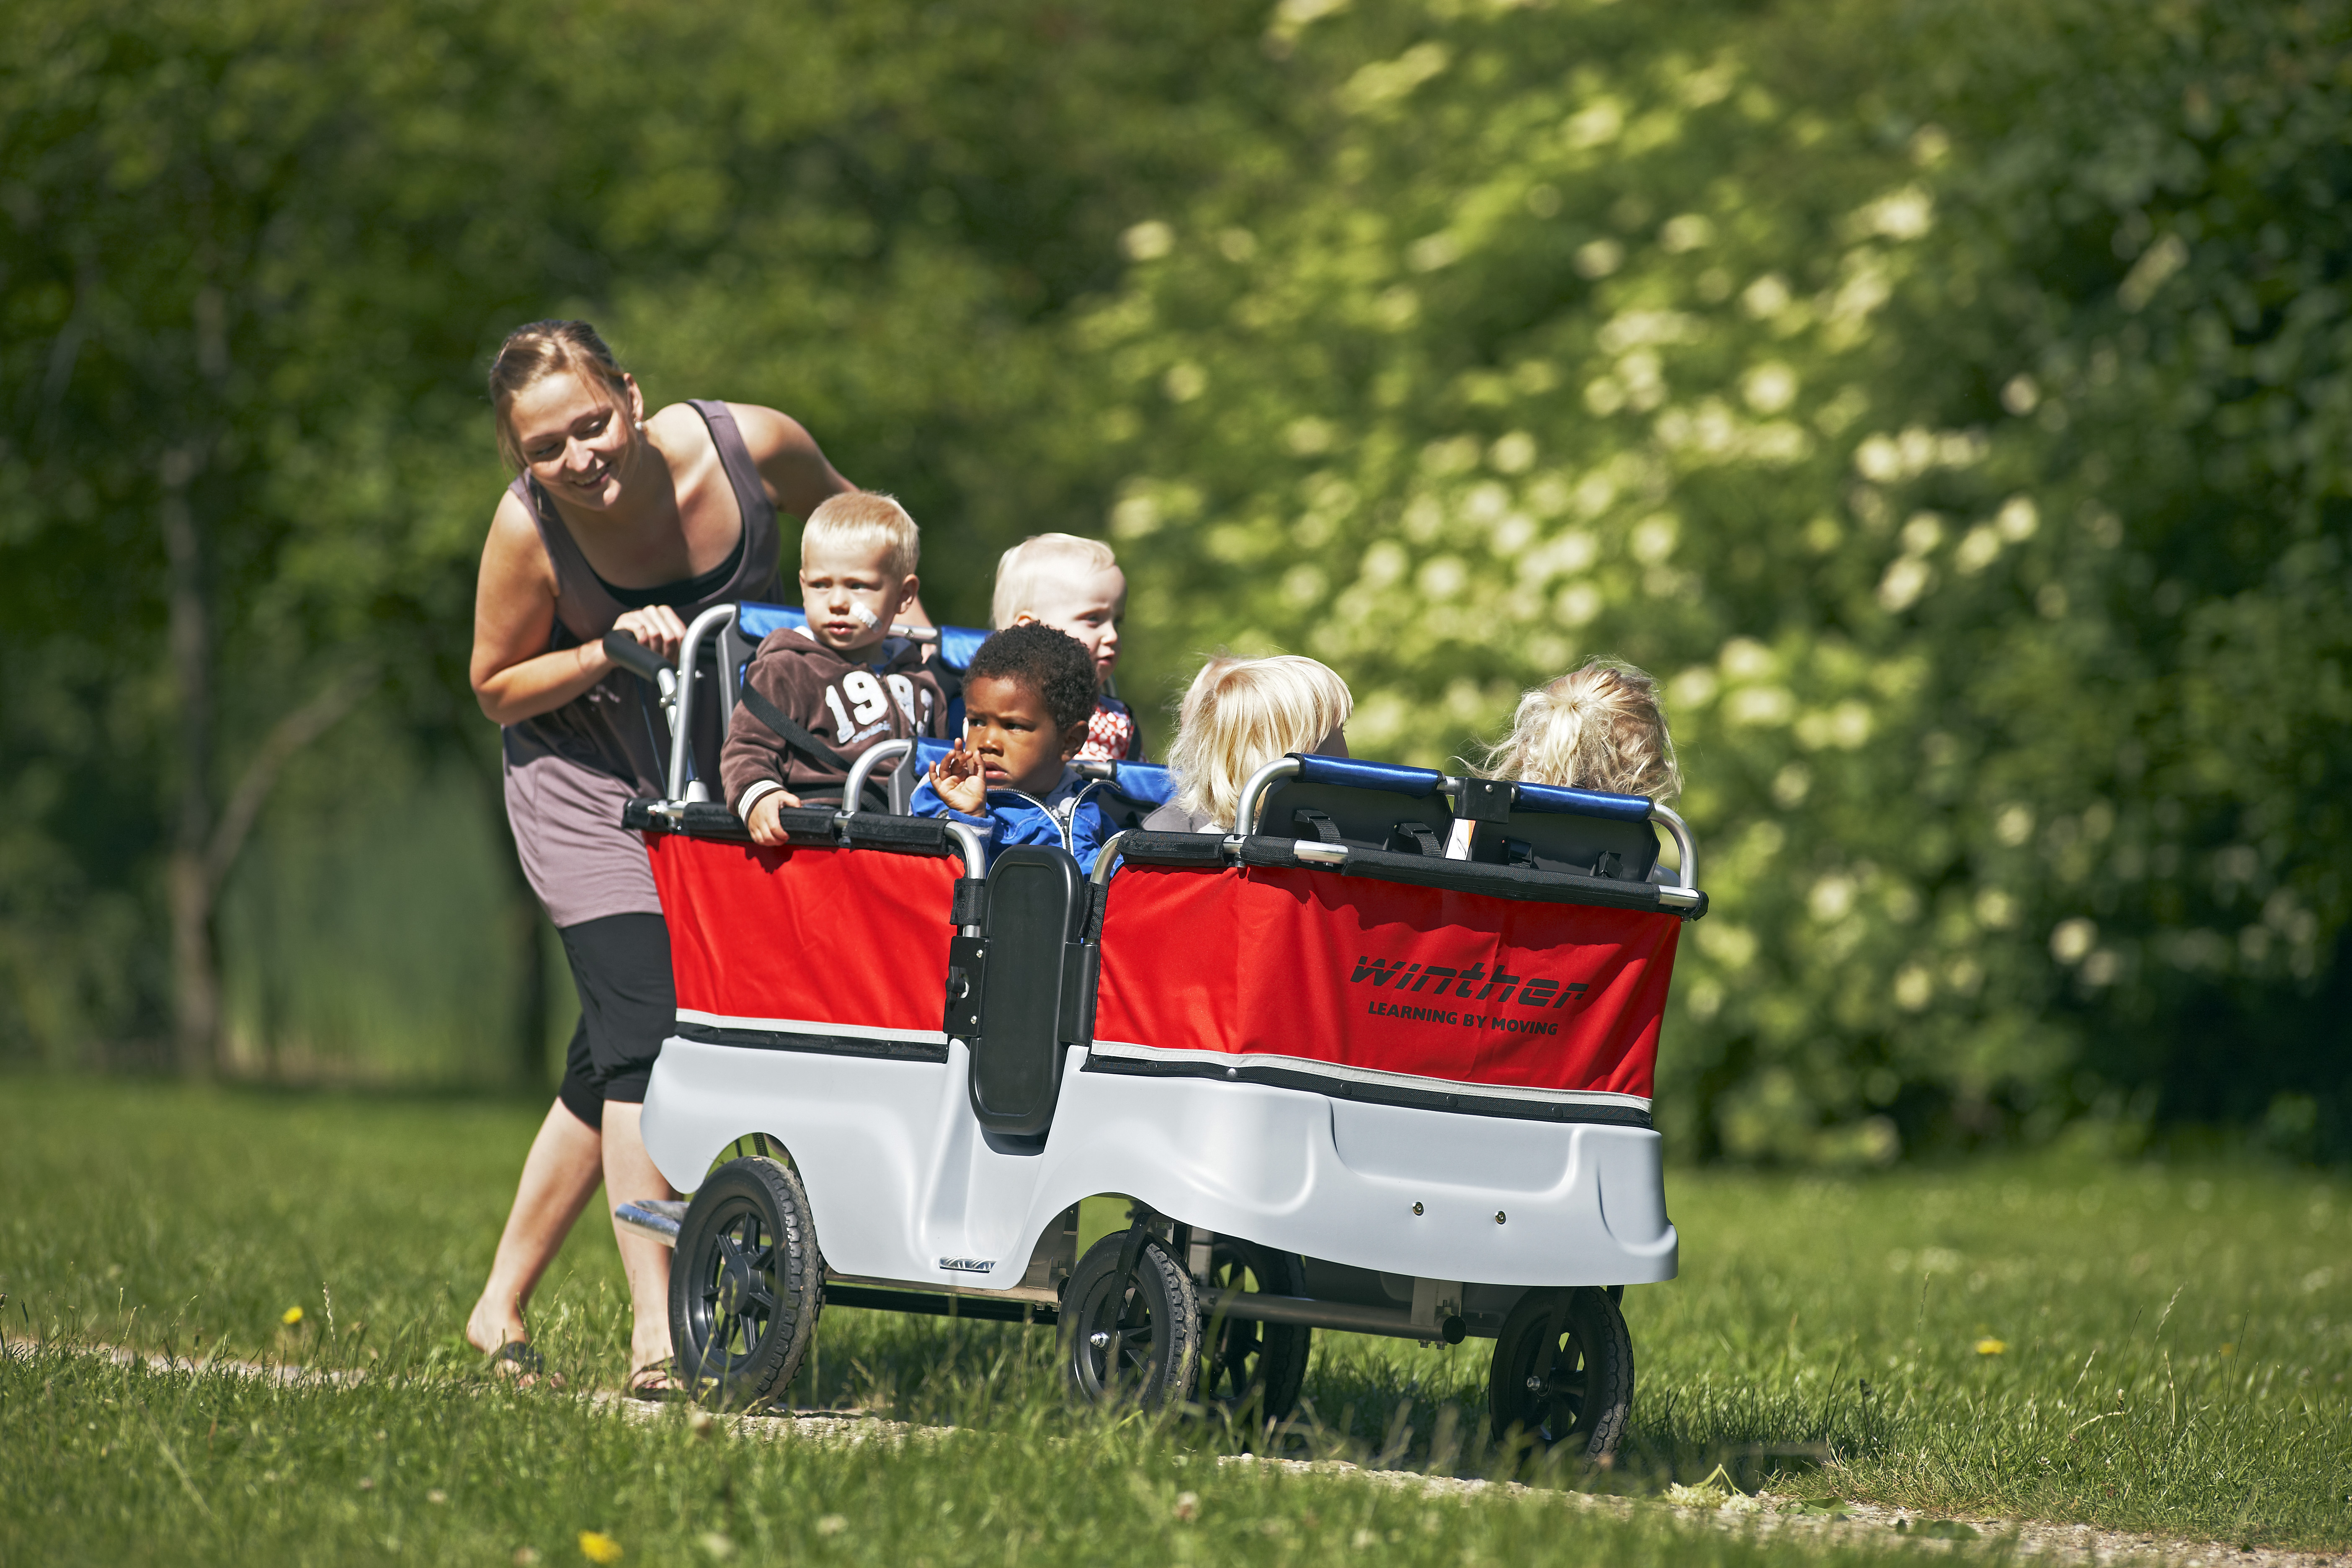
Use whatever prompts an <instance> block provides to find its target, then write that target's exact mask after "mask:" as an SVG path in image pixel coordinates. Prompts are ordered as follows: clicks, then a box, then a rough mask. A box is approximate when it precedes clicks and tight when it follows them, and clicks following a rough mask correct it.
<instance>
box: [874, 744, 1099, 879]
mask: <svg viewBox="0 0 2352 1568" xmlns="http://www.w3.org/2000/svg"><path fill="white" fill-rule="evenodd" d="M1100 787H1102V786H1101V785H1100V784H1090V783H1088V782H1087V780H1085V779H1082V778H1080V777H1079V776H1078V775H1077V774H1076V773H1075V772H1074V771H1072V770H1070V769H1068V768H1065V769H1063V770H1062V782H1061V783H1060V784H1055V786H1054V790H1053V793H1052V794H1050V795H1047V796H1046V797H1045V799H1043V800H1039V799H1038V798H1037V797H1036V796H1035V795H1024V794H1022V793H1021V792H1020V791H1019V790H1017V789H992V790H990V791H989V792H988V815H987V816H965V815H964V814H963V813H962V812H961V811H958V810H956V809H955V808H954V807H953V806H951V805H949V804H948V803H947V802H946V801H944V800H941V799H940V795H939V792H938V791H937V790H935V789H933V788H932V787H931V781H930V780H929V778H925V779H924V780H923V782H922V783H920V784H917V785H916V786H915V796H914V799H913V800H911V801H909V802H908V810H909V811H910V812H912V813H913V814H914V815H915V816H944V817H946V818H947V819H948V820H949V821H950V822H963V823H969V824H971V826H974V827H978V828H982V829H984V830H985V831H986V832H987V834H988V852H989V853H990V854H991V855H994V854H995V853H996V852H997V851H998V850H999V849H1002V848H1004V847H1006V846H1008V845H1013V844H1051V845H1053V846H1055V847H1056V848H1061V849H1066V850H1068V851H1069V852H1070V854H1071V855H1072V856H1073V857H1074V858H1076V860H1077V862H1078V869H1079V870H1080V871H1084V872H1092V871H1093V870H1094V868H1095V856H1096V855H1097V854H1098V853H1099V852H1100V851H1101V849H1102V847H1103V841H1104V840H1105V839H1107V838H1108V837H1110V836H1111V834H1112V832H1113V829H1112V827H1111V825H1110V819H1109V818H1108V817H1107V816H1104V815H1103V814H1102V808H1101V807H1100V806H1097V805H1095V803H1094V802H1093V801H1091V800H1088V799H1087V795H1088V794H1090V793H1091V792H1093V791H1094V790H1096V789H1098V788H1100Z"/></svg>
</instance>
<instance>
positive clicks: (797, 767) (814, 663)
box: [719, 626, 948, 817]
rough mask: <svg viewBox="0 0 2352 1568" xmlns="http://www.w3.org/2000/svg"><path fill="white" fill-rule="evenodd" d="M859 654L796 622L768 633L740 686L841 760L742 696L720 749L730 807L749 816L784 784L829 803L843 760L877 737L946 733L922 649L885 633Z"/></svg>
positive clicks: (837, 790)
mask: <svg viewBox="0 0 2352 1568" xmlns="http://www.w3.org/2000/svg"><path fill="white" fill-rule="evenodd" d="M858 653H860V654H865V655H868V656H870V658H867V659H860V658H857V657H856V655H853V654H845V653H838V652H835V650H834V649H832V648H829V647H825V646H824V644H823V643H820V642H818V641H817V640H816V639H815V638H814V637H810V636H809V635H808V634H807V633H806V632H804V631H803V630H801V629H800V628H799V627H797V626H791V627H786V628H784V629H782V630H780V631H774V632H771V633H769V634H768V636H767V637H766V638H764V639H763V640H762V641H761V644H760V647H759V651H758V652H756V653H754V654H753V655H752V656H751V668H749V669H747V670H746V671H744V675H743V684H744V686H745V688H746V689H749V690H751V691H756V692H757V693H759V695H760V696H761V698H763V699H765V700H767V701H768V702H769V703H771V704H772V705H773V706H774V707H775V708H776V709H777V710H779V711H781V712H782V714H783V715H784V717H785V718H787V719H790V720H791V721H793V722H794V723H796V724H798V725H800V726H801V728H802V729H803V730H805V731H808V733H809V734H810V735H811V736H812V737H813V738H814V740H815V741H817V742H819V743H821V744H822V745H823V746H824V748H825V750H826V751H829V752H833V753H834V754H835V756H836V757H838V758H840V759H841V762H835V761H834V760H833V758H830V757H826V756H824V755H822V754H819V753H813V752H811V751H809V750H808V749H807V748H805V747H803V746H799V745H795V744H793V743H791V742H788V741H787V740H786V739H785V737H783V736H782V735H779V734H778V733H777V732H776V731H774V730H773V729H772V728H770V727H769V725H768V724H767V723H766V722H765V721H762V720H761V718H760V717H759V715H758V713H757V712H756V711H754V705H753V704H751V703H749V702H747V703H745V704H743V705H742V706H740V707H738V708H737V709H736V710H735V715H734V718H733V720H732V721H731V722H730V728H729V729H728V731H727V745H726V748H725V750H724V751H722V752H720V753H719V782H720V784H723V785H724V786H725V788H726V792H727V794H726V800H727V804H728V805H730V806H732V807H734V809H735V814H736V815H737V816H746V817H748V816H750V815H751V806H752V805H754V804H756V803H757V801H758V800H759V798H760V796H761V795H766V794H768V793H770V791H772V790H774V789H779V788H781V789H786V790H790V791H791V792H792V793H793V794H794V795H799V796H800V797H801V798H803V800H806V799H809V798H811V797H812V796H814V797H815V798H816V799H818V800H820V801H823V802H824V803H825V804H827V805H830V804H832V803H834V802H835V801H838V800H839V799H840V798H841V789H842V785H843V784H846V783H847V782H848V778H849V774H848V770H847V769H846V768H845V766H843V765H842V763H852V762H856V760H857V757H858V755H859V753H860V752H865V751H866V750H867V749H868V748H870V747H872V746H874V745H877V744H878V743H879V742H883V741H898V740H905V739H908V738H909V737H912V736H918V735H920V736H929V737H933V738H937V737H940V736H944V735H945V734H946V733H947V721H948V700H947V694H946V693H945V692H944V691H943V690H942V689H940V681H939V677H937V676H936V675H933V674H932V673H931V672H930V671H929V670H928V669H926V668H923V646H922V645H921V644H920V643H917V642H911V641H909V640H908V639H906V638H904V637H888V638H886V639H884V640H883V641H882V642H880V643H877V644H876V645H875V646H874V647H867V648H860V649H859V650H858Z"/></svg>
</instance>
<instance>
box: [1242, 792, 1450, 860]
mask: <svg viewBox="0 0 2352 1568" xmlns="http://www.w3.org/2000/svg"><path fill="white" fill-rule="evenodd" d="M1301 812H1308V813H1313V814H1315V816H1307V817H1306V818H1304V819H1302V818H1301V817H1300V816H1299V814H1300V813H1301ZM1318 816H1319V817H1320V818H1321V821H1320V822H1318V821H1317V819H1316V818H1317V817H1318ZM1324 826H1328V827H1329V829H1330V830H1331V833H1332V834H1335V835H1336V836H1337V837H1336V839H1332V838H1328V837H1327V836H1326V835H1325V834H1323V833H1322V832H1321V831H1319V830H1320V829H1321V828H1322V827H1324ZM1453 826H1454V808H1453V807H1452V806H1450V805H1447V804H1446V801H1445V797H1444V795H1440V794H1438V793H1437V792H1436V791H1435V790H1432V791H1430V792H1429V793H1428V794H1427V795H1405V794H1402V792H1399V791H1392V790H1384V789H1360V788H1358V787H1356V786H1354V785H1352V784H1301V783H1299V782H1298V781H1297V780H1296V779H1285V780H1283V781H1282V782H1281V783H1279V784H1275V785H1274V786H1273V787H1272V788H1270V789H1268V790H1267V791H1266V793H1265V801H1264V804H1263V805H1260V806H1259V808H1258V816H1257V830H1258V831H1259V832H1260V833H1263V834H1267V835H1271V836H1274V837H1282V838H1304V839H1306V840H1307V842H1308V843H1310V844H1311V843H1314V842H1315V841H1316V840H1317V839H1318V838H1325V839H1326V841H1327V842H1338V843H1340V844H1345V845H1347V846H1349V847H1351V848H1357V849H1396V850H1400V851H1402V852H1403V853H1406V854H1419V853H1426V854H1430V855H1442V854H1444V852H1445V836H1446V834H1447V833H1448V832H1450V831H1451V830H1452V828H1453ZM1423 834H1425V835H1427V836H1428V837H1427V838H1426V839H1424V838H1423V837H1420V835H1423Z"/></svg>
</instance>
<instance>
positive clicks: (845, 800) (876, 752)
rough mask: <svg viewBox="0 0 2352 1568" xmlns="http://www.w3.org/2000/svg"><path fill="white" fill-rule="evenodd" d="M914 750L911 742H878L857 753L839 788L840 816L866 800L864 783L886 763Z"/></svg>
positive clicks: (855, 808) (851, 811)
mask: <svg viewBox="0 0 2352 1568" xmlns="http://www.w3.org/2000/svg"><path fill="white" fill-rule="evenodd" d="M914 749H915V742H912V741H878V742H875V743H874V744H873V745H871V746H868V747H867V748H866V750H865V751H864V752H860V753H858V757H857V760H856V762H854V763H850V764H849V779H848V782H847V783H845V784H843V785H842V787H841V814H842V815H843V816H849V815H850V814H851V813H853V812H855V811H856V810H857V809H858V803H859V802H860V801H863V800H864V799H865V798H866V780H867V779H870V778H872V777H873V776H874V775H875V773H877V772H879V771H880V769H881V766H882V764H883V763H886V762H890V763H895V762H897V761H898V759H899V758H900V757H903V756H905V755H906V754H907V753H908V752H911V751H913V750H914Z"/></svg>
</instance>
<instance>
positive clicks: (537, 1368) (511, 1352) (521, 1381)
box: [482, 1340, 547, 1388]
mask: <svg viewBox="0 0 2352 1568" xmlns="http://www.w3.org/2000/svg"><path fill="white" fill-rule="evenodd" d="M482 1364H483V1365H484V1366H485V1367H487V1368H488V1370H489V1371H491V1372H493V1373H499V1374H500V1375H503V1376H506V1377H510V1378H512V1379H514V1381H515V1386H517V1387H518V1388H529V1387H530V1385H531V1384H532V1383H533V1382H535V1381H537V1380H538V1379H540V1378H542V1377H545V1376H546V1375H547V1363H545V1362H543V1361H541V1359H540V1356H539V1352H538V1351H536V1350H534V1349H532V1348H531V1343H530V1341H529V1340H509V1341H508V1342H506V1343H504V1344H502V1345H500V1346H499V1348H498V1349H496V1350H494V1351H492V1352H490V1353H489V1356H488V1359H487V1360H486V1361H484V1362H483V1363H482Z"/></svg>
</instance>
